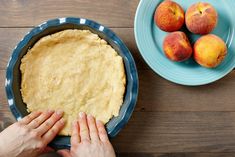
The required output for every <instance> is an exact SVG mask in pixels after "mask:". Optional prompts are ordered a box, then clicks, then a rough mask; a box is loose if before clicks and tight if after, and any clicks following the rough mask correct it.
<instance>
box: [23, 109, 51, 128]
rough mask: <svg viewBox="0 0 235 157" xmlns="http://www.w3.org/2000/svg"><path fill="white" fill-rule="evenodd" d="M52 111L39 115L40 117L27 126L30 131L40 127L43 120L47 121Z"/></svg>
mask: <svg viewBox="0 0 235 157" xmlns="http://www.w3.org/2000/svg"><path fill="white" fill-rule="evenodd" d="M53 112H54V111H51V110H48V111H46V112H43V113H42V114H40V116H38V117H37V118H35V119H33V120H32V121H31V122H30V123H29V124H28V125H27V126H28V128H30V129H35V128H37V127H38V126H40V125H41V124H42V123H43V122H44V121H45V120H47V119H48V118H49V117H50V116H51V115H52V114H53Z"/></svg>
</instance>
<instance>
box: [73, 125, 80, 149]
mask: <svg viewBox="0 0 235 157" xmlns="http://www.w3.org/2000/svg"><path fill="white" fill-rule="evenodd" d="M79 130H80V129H79V125H78V122H77V121H75V122H73V127H72V134H71V145H72V146H75V145H77V144H78V143H80V142H81V139H80V134H79Z"/></svg>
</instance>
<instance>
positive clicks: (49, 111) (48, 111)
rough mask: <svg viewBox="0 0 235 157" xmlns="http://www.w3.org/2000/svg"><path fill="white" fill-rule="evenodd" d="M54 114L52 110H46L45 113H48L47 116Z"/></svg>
mask: <svg viewBox="0 0 235 157" xmlns="http://www.w3.org/2000/svg"><path fill="white" fill-rule="evenodd" d="M54 112H55V111H54V110H47V113H49V114H52V113H54Z"/></svg>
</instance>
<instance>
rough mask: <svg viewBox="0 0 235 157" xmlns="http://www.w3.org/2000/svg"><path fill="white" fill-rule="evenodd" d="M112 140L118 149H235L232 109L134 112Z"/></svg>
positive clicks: (121, 150) (145, 151)
mask: <svg viewBox="0 0 235 157" xmlns="http://www.w3.org/2000/svg"><path fill="white" fill-rule="evenodd" d="M112 143H113V144H114V147H115V149H116V150H118V151H119V152H141V153H169V152H175V153H176V152H177V153H186V152H200V153H204V152H205V153H206V152H211V153H212V152H214V153H216V152H235V112H148V113H147V112H135V113H134V114H133V116H132V118H131V120H130V121H129V123H128V125H127V126H126V127H125V128H124V129H123V130H122V132H120V134H119V135H118V136H117V137H116V138H115V139H113V140H112Z"/></svg>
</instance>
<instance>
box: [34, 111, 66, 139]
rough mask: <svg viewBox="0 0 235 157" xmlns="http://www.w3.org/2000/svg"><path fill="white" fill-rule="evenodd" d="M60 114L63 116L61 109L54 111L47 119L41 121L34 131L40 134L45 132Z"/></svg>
mask: <svg viewBox="0 0 235 157" xmlns="http://www.w3.org/2000/svg"><path fill="white" fill-rule="evenodd" d="M62 116H63V111H56V112H54V113H53V114H52V115H51V117H50V118H49V119H47V120H46V121H45V122H43V123H42V124H41V125H40V126H39V127H38V128H37V129H36V131H37V132H38V133H39V134H40V135H43V134H45V133H46V132H47V131H48V130H49V129H50V128H51V127H52V126H53V125H54V124H55V123H56V122H57V121H58V120H59V119H60V118H61V117H62ZM57 125H58V124H57Z"/></svg>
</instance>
